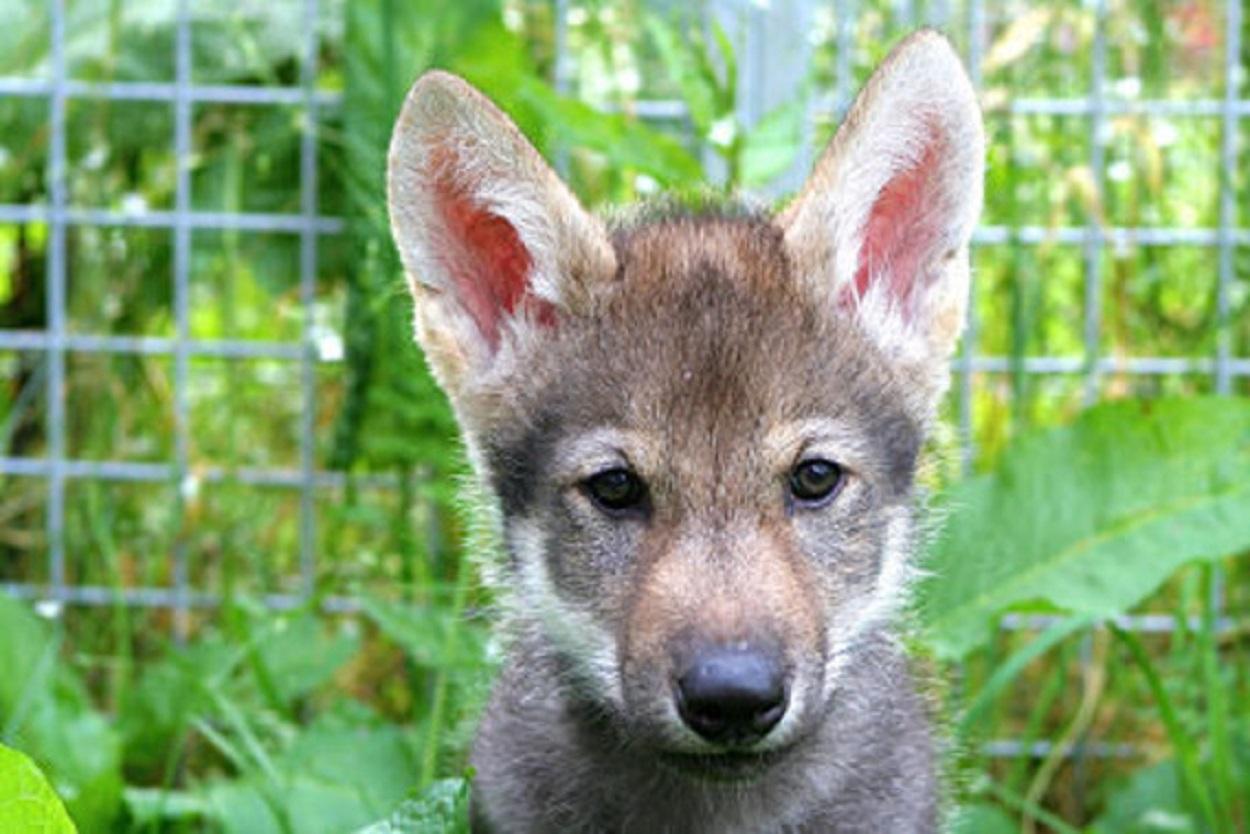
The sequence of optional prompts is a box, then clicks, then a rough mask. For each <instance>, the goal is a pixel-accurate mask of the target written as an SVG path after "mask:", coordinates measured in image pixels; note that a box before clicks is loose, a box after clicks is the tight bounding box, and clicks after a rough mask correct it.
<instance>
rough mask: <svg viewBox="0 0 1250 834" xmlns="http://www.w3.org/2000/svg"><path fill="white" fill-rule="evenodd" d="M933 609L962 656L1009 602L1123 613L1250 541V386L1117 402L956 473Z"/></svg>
mask: <svg viewBox="0 0 1250 834" xmlns="http://www.w3.org/2000/svg"><path fill="white" fill-rule="evenodd" d="M943 503H944V505H945V506H946V507H947V518H946V522H945V524H944V527H943V532H942V534H941V535H940V537H939V538H938V541H937V542H936V545H935V547H934V548H933V552H932V555H931V558H930V559H929V561H928V563H927V565H926V567H927V569H928V570H929V571H931V572H932V574H933V576H932V578H931V579H930V580H929V581H927V582H926V583H925V584H924V585H923V586H922V588H921V592H920V604H921V607H920V610H921V612H922V616H923V619H924V621H925V624H926V625H927V627H928V632H929V634H930V636H931V638H932V641H933V645H934V648H935V650H936V651H937V652H938V653H939V654H940V655H942V656H945V657H947V658H959V657H962V656H964V655H966V654H967V653H968V652H969V651H971V650H972V649H974V648H976V647H977V646H979V645H980V644H981V643H982V642H983V641H984V640H985V639H986V638H987V637H988V635H989V633H990V629H991V628H992V626H993V623H994V622H995V620H996V618H997V616H998V615H1000V614H1001V613H1003V612H1004V611H1006V610H1008V609H1013V608H1015V609H1019V608H1022V607H1025V606H1033V607H1038V608H1043V609H1051V610H1054V609H1058V610H1061V611H1068V612H1071V613H1076V614H1087V615H1091V616H1093V617H1111V616H1115V615H1118V614H1121V613H1123V612H1124V611H1126V610H1127V609H1129V608H1130V607H1132V606H1133V605H1135V604H1136V603H1138V602H1139V601H1141V600H1142V599H1143V598H1145V597H1146V596H1147V595H1149V594H1150V593H1151V592H1152V591H1154V590H1155V589H1156V588H1158V587H1159V585H1160V584H1161V583H1162V582H1163V581H1164V580H1166V579H1167V578H1168V577H1169V576H1170V575H1171V574H1172V573H1173V572H1175V571H1176V570H1177V569H1178V568H1180V567H1181V566H1182V565H1184V564H1186V563H1188V562H1192V561H1194V560H1197V559H1219V558H1222V557H1226V556H1229V555H1234V554H1238V553H1240V552H1242V551H1244V550H1246V549H1247V548H1250V400H1244V399H1229V398H1215V397H1212V398H1200V399H1187V400H1158V401H1147V402H1118V403H1111V404H1105V405H1101V406H1098V407H1095V408H1093V409H1091V410H1089V411H1088V412H1086V413H1085V414H1083V415H1082V416H1081V417H1080V418H1079V419H1078V420H1077V421H1076V422H1075V423H1074V424H1073V425H1071V426H1068V427H1066V428H1061V429H1057V430H1054V431H1049V432H1046V433H1043V434H1039V435H1036V436H1032V437H1029V438H1026V439H1024V440H1022V441H1020V442H1018V443H1017V444H1016V445H1015V446H1013V447H1012V448H1011V449H1009V450H1008V451H1007V452H1006V453H1005V455H1004V459H1003V462H1002V464H1001V466H1000V467H999V469H998V470H997V471H995V472H993V473H991V474H989V475H985V476H981V477H976V478H973V479H971V480H969V481H966V482H963V483H960V484H957V485H956V486H955V487H953V488H952V489H951V490H950V492H949V493H948V494H947V495H946V496H945V500H944V502H943Z"/></svg>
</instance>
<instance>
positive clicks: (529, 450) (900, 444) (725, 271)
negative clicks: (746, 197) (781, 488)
mask: <svg viewBox="0 0 1250 834" xmlns="http://www.w3.org/2000/svg"><path fill="white" fill-rule="evenodd" d="M614 245H615V248H616V254H617V263H618V271H617V275H616V278H615V280H614V281H613V282H612V283H611V285H610V286H607V287H604V288H601V289H600V291H599V293H598V294H597V295H596V296H595V298H594V299H593V300H592V303H591V305H590V307H589V309H588V310H587V311H586V312H585V314H584V315H580V316H568V317H566V318H565V319H563V320H561V322H560V323H559V325H558V326H557V328H556V330H555V332H554V333H553V335H552V337H551V338H549V339H547V340H545V342H544V343H543V344H542V345H540V346H537V347H536V349H535V350H534V352H533V353H532V354H531V355H528V356H526V357H525V358H524V361H522V362H521V363H520V364H519V366H518V368H519V370H518V371H517V372H516V373H515V374H513V375H511V376H510V378H508V379H507V380H501V383H502V384H504V385H506V386H507V387H508V389H509V394H508V396H507V399H508V400H509V401H510V402H511V403H512V408H510V409H508V411H509V413H508V414H507V415H506V416H505V415H502V414H501V415H500V417H501V418H502V420H501V422H500V423H499V424H497V425H496V426H495V427H494V428H493V429H492V430H491V431H489V432H487V433H485V435H484V439H485V440H486V441H487V445H488V446H490V447H491V448H490V449H489V450H488V459H489V460H490V462H491V469H492V471H493V475H494V479H495V486H496V488H497V489H498V490H499V492H500V494H501V497H502V498H503V499H504V504H505V511H517V510H520V509H521V507H522V505H523V504H525V503H528V501H530V500H533V499H534V498H536V497H537V495H536V494H535V488H536V483H537V480H538V478H539V477H540V475H541V473H542V470H543V469H544V467H545V464H546V461H547V460H548V458H549V457H550V455H551V454H552V451H553V444H555V443H556V442H557V440H558V438H559V437H561V436H565V435H572V434H575V433H577V432H580V431H585V430H588V429H592V428H598V427H603V426H609V427H615V428H620V429H629V430H633V431H639V432H642V433H644V434H645V435H647V436H648V437H649V438H650V439H651V441H653V442H655V443H657V444H659V445H660V446H662V447H663V449H662V450H660V455H661V456H662V457H664V458H666V459H667V460H669V461H671V462H672V465H673V467H674V469H673V471H671V472H669V473H644V474H645V475H649V476H656V475H659V476H668V477H672V478H677V479H679V480H681V481H682V482H683V483H682V484H681V488H677V487H678V484H676V483H670V484H664V483H656V484H653V486H654V487H656V488H657V489H664V488H665V487H671V488H672V491H674V492H675V493H677V494H678V495H679V496H680V497H681V499H682V500H683V501H684V502H689V503H690V504H698V503H702V504H703V505H704V506H719V507H723V508H730V507H732V506H741V505H742V504H743V503H744V501H745V502H746V503H755V499H757V498H758V497H759V496H758V494H756V493H755V492H751V491H750V490H754V489H756V488H758V486H759V484H760V478H759V475H760V474H762V473H761V464H763V463H766V462H764V461H761V460H759V455H760V454H761V452H760V446H761V440H762V437H763V435H764V433H765V432H767V431H768V430H769V429H772V428H775V427H776V426H778V425H780V424H781V423H783V422H784V421H788V420H798V419H806V418H812V417H832V418H839V417H841V418H845V419H846V421H847V422H848V423H851V422H854V423H856V424H859V425H864V426H867V427H868V431H869V433H870V434H871V435H872V438H871V440H872V447H873V448H874V449H875V450H877V451H878V452H879V458H880V459H879V460H878V461H876V464H877V465H878V467H879V468H880V469H881V470H882V471H881V473H880V474H881V476H882V478H883V479H884V480H886V481H887V482H888V483H889V485H890V486H891V487H893V488H894V490H895V491H897V492H903V491H906V489H907V488H908V484H909V482H910V478H911V474H912V467H913V465H914V458H915V454H916V452H917V450H918V448H919V443H920V440H921V431H922V427H921V425H920V422H919V420H918V419H916V418H914V417H913V416H912V415H911V413H910V412H909V411H908V407H907V404H908V397H907V392H906V390H904V389H905V388H906V386H907V384H908V380H907V378H906V377H905V376H903V375H900V373H899V372H898V371H897V370H896V369H895V368H893V367H891V366H890V365H889V364H888V363H887V362H886V361H885V359H884V358H883V357H882V356H881V355H880V353H879V351H878V350H877V349H876V348H875V347H874V345H873V344H872V342H871V341H870V340H869V339H868V338H867V337H866V336H864V335H863V334H862V333H861V332H860V331H859V330H858V329H857V328H856V327H855V326H854V325H853V324H852V322H851V321H850V320H849V318H846V317H843V316H842V315H840V314H839V313H838V312H837V311H830V310H825V309H822V308H821V307H820V306H819V304H820V301H819V299H818V298H816V297H814V296H813V295H811V294H809V293H807V292H806V291H805V290H804V289H803V287H802V284H801V282H798V281H795V280H794V277H793V276H792V275H791V274H790V269H791V267H790V263H789V261H788V259H787V257H786V254H785V250H784V249H783V248H782V243H781V233H780V231H779V230H778V228H777V227H776V226H774V225H773V224H772V223H770V222H769V221H768V220H767V219H764V218H760V217H753V216H739V217H677V218H670V219H665V220H661V221H658V222H651V223H646V224H644V225H641V226H637V227H634V228H632V229H627V230H624V231H618V233H617V234H616V236H615V240H614ZM677 467H681V469H682V470H684V472H685V474H686V475H687V476H688V477H681V473H680V472H679V471H678V470H677ZM747 475H749V476H750V477H744V476H747ZM713 489H714V490H716V494H715V495H708V494H706V491H707V490H713ZM709 498H710V499H713V500H712V501H711V502H709V501H708V499H709Z"/></svg>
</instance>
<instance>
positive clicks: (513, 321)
mask: <svg viewBox="0 0 1250 834" xmlns="http://www.w3.org/2000/svg"><path fill="white" fill-rule="evenodd" d="M387 191H388V201H387V202H388V206H389V209H390V217H391V230H392V233H393V234H394V237H395V243H396V245H397V246H398V247H399V254H400V258H401V259H402V261H403V264H404V268H405V270H406V271H407V273H408V283H409V286H410V288H411V290H412V294H413V298H414V300H415V302H416V332H417V338H418V340H419V341H420V342H421V345H422V347H423V349H424V350H425V354H426V357H427V360H428V361H429V363H430V366H431V368H432V369H433V371H434V374H435V376H436V377H437V378H438V380H439V382H440V383H441V384H442V386H443V388H444V389H445V390H446V391H447V393H448V394H449V395H450V397H451V399H452V403H453V404H454V405H455V406H456V407H457V410H462V409H463V408H464V407H465V403H464V402H463V401H462V399H463V396H462V395H463V393H464V390H465V387H466V383H467V382H468V381H469V380H470V378H472V377H476V376H481V375H485V374H488V373H490V372H492V371H493V370H497V369H498V364H499V363H500V362H504V361H512V358H514V357H515V356H516V355H517V353H518V351H520V349H521V348H522V346H523V345H525V344H527V343H532V342H533V340H534V339H536V338H539V337H540V336H541V334H542V332H543V331H544V330H546V329H548V328H553V327H558V326H559V319H560V316H561V315H562V314H563V313H564V312H566V311H568V310H570V309H575V308H576V307H577V305H578V304H579V303H580V301H581V299H583V298H584V295H585V291H586V289H587V285H588V283H589V282H590V281H592V280H597V279H601V278H603V277H604V276H606V277H610V276H611V275H612V274H613V273H614V272H615V268H616V267H615V256H614V254H613V251H612V247H611V244H610V243H609V240H608V237H607V234H606V233H605V231H604V229H603V227H602V226H601V224H600V223H599V221H598V220H596V219H595V218H593V217H592V216H591V215H590V214H588V213H587V212H586V211H585V210H584V209H583V208H582V207H581V206H580V205H579V204H578V202H577V199H576V198H575V197H574V196H573V195H572V194H571V193H570V192H569V190H568V189H567V188H566V187H565V186H564V184H563V183H562V182H560V180H559V178H558V177H557V176H556V175H555V173H554V172H553V171H552V170H551V169H550V168H549V167H548V166H547V164H546V163H545V162H543V160H542V157H541V156H539V154H538V152H537V151H536V150H534V148H533V147H532V146H531V145H530V144H529V143H528V142H527V141H526V140H525V138H524V137H523V136H522V135H521V132H520V131H519V130H518V129H517V128H516V126H515V125H514V124H513V123H512V122H511V121H510V120H509V119H508V117H507V116H505V115H504V114H503V113H502V112H500V110H499V109H498V108H497V107H495V105H494V104H492V103H491V102H490V101H489V100H488V99H487V98H486V97H485V96H483V95H482V94H481V93H479V92H478V91H477V90H475V89H474V88H473V87H471V86H470V85H469V84H468V83H466V82H465V81H463V80H461V79H460V78H457V77H456V76H454V75H449V74H448V73H445V72H438V71H434V72H428V73H426V74H425V75H423V76H421V78H419V79H418V80H417V82H416V83H415V84H413V86H412V89H411V90H410V91H409V92H408V97H407V99H406V100H405V102H404V106H403V109H402V110H401V112H400V114H399V119H398V120H397V121H396V123H395V131H394V133H393V134H392V136H391V146H390V154H389V158H388V163H387ZM461 416H462V417H464V416H465V415H464V414H462V415H461Z"/></svg>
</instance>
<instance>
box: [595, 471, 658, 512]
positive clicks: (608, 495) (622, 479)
mask: <svg viewBox="0 0 1250 834" xmlns="http://www.w3.org/2000/svg"><path fill="white" fill-rule="evenodd" d="M582 486H583V487H584V488H585V490H586V494H587V495H589V496H590V497H591V500H593V501H594V502H595V503H596V504H598V505H599V506H600V507H601V508H603V509H605V510H608V511H609V512H623V511H625V510H632V509H638V508H640V507H641V506H642V504H643V501H644V500H645V499H646V497H647V488H646V485H645V484H643V482H642V480H641V479H640V478H639V477H638V476H637V475H635V474H634V473H633V472H630V471H629V470H628V469H622V468H617V469H605V470H604V471H602V472H598V473H596V474H594V475H591V476H590V477H589V478H587V479H586V480H585V481H583V482H582Z"/></svg>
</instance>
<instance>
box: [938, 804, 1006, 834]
mask: <svg viewBox="0 0 1250 834" xmlns="http://www.w3.org/2000/svg"><path fill="white" fill-rule="evenodd" d="M1019 830H1020V825H1019V824H1018V823H1017V822H1015V821H1014V820H1013V819H1012V818H1011V817H1010V816H1008V815H1007V813H1006V812H1005V811H1003V809H1001V808H999V807H998V806H997V805H985V804H979V803H978V804H974V805H965V806H963V807H961V808H959V809H957V810H956V811H955V813H954V814H953V817H952V819H951V825H950V834H1015V832H1017V831H1019Z"/></svg>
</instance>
